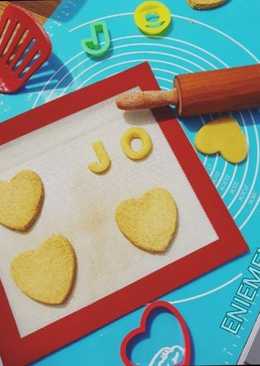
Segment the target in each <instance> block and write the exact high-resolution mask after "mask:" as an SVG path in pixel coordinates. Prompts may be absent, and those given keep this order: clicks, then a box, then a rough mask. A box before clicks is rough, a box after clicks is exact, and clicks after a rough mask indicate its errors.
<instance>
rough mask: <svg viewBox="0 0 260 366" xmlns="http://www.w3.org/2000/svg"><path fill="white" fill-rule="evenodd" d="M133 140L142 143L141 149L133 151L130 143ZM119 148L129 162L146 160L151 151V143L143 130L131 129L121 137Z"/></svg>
mask: <svg viewBox="0 0 260 366" xmlns="http://www.w3.org/2000/svg"><path fill="white" fill-rule="evenodd" d="M134 139H139V140H141V141H142V145H143V146H142V147H141V148H140V149H139V150H138V151H135V150H133V148H132V146H131V143H132V141H133V140H134ZM121 147H122V150H123V152H124V153H125V155H126V156H127V157H128V158H129V159H131V160H142V159H144V158H146V157H147V156H148V155H149V154H150V153H151V151H152V148H153V143H152V140H151V137H150V136H149V134H148V133H147V132H146V131H145V129H143V128H139V127H132V128H129V130H127V131H126V132H125V133H124V134H123V136H122V137H121Z"/></svg>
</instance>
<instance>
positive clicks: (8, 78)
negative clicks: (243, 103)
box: [0, 5, 52, 93]
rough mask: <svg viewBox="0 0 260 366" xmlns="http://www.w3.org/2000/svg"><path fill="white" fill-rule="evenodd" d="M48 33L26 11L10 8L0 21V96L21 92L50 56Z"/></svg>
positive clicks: (16, 7)
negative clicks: (1, 94)
mask: <svg viewBox="0 0 260 366" xmlns="http://www.w3.org/2000/svg"><path fill="white" fill-rule="evenodd" d="M51 49H52V47H51V42H50V39H49V37H48V35H47V33H46V32H45V31H44V30H43V28H42V27H41V26H40V25H39V24H38V23H37V21H36V20H35V19H34V18H33V17H32V16H31V15H30V14H29V13H27V11H25V10H23V9H22V8H20V7H19V6H16V5H9V6H8V7H7V8H6V9H5V11H4V13H3V15H2V17H1V19H0V93H13V92H16V91H17V90H18V89H20V88H21V87H22V86H23V85H24V84H25V83H26V81H27V80H28V79H29V78H30V77H31V76H32V75H33V73H35V72H36V71H37V70H38V69H39V68H40V67H41V65H42V64H43V63H44V62H45V61H46V60H47V59H48V58H49V56H50V54H51Z"/></svg>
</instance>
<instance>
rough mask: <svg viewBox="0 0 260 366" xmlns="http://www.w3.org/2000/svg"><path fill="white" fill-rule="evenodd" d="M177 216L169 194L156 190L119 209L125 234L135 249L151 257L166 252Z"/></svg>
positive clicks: (120, 226) (162, 190)
mask: <svg viewBox="0 0 260 366" xmlns="http://www.w3.org/2000/svg"><path fill="white" fill-rule="evenodd" d="M177 219H178V212H177V207H176V204H175V201H174V199H173V197H172V195H171V193H169V192H168V191H167V190H165V189H163V188H154V189H152V190H151V191H148V192H147V193H145V194H144V195H143V196H142V197H141V198H139V199H129V200H127V201H123V202H121V203H120V204H119V206H118V207H117V209H116V222H117V225H118V227H119V229H120V231H121V232H122V234H123V235H124V236H125V237H126V238H127V239H128V240H129V241H130V242H131V243H132V244H134V245H135V246H137V247H139V248H140V249H143V250H146V251H148V252H152V253H160V252H164V251H166V249H167V248H168V247H169V245H170V243H171V240H172V238H173V235H174V233H175V231H176V228H177Z"/></svg>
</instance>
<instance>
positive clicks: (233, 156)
mask: <svg viewBox="0 0 260 366" xmlns="http://www.w3.org/2000/svg"><path fill="white" fill-rule="evenodd" d="M195 146H196V148H197V149H198V150H199V151H200V152H202V153H203V154H216V153H220V154H221V155H222V157H223V158H224V159H225V160H227V161H229V162H230V163H234V164H235V163H240V162H241V161H243V160H245V158H246V157H247V154H248V145H247V141H246V137H245V135H244V133H243V132H242V130H241V128H240V126H239V123H238V122H237V121H236V120H235V119H234V118H232V117H222V118H219V119H216V120H214V121H211V122H209V123H207V124H206V125H204V126H203V127H202V128H201V129H200V130H199V131H198V133H197V135H196V137H195Z"/></svg>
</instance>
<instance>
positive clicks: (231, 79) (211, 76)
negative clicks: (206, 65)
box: [116, 64, 260, 117]
mask: <svg viewBox="0 0 260 366" xmlns="http://www.w3.org/2000/svg"><path fill="white" fill-rule="evenodd" d="M116 104H117V106H118V108H120V109H123V110H136V109H146V108H149V109H150V108H157V107H162V106H165V105H168V104H173V105H175V106H176V110H177V113H178V114H179V115H180V116H183V117H190V116H196V115H200V114H207V113H215V112H231V111H236V110H240V109H248V108H255V107H258V106H260V64H257V65H252V66H244V67H236V68H230V69H223V70H214V71H203V72H198V73H194V74H183V75H178V76H176V78H175V87H174V88H173V89H172V90H170V91H161V90H157V91H144V92H139V91H137V92H128V93H125V94H122V95H120V96H119V97H118V98H117V100H116Z"/></svg>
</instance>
